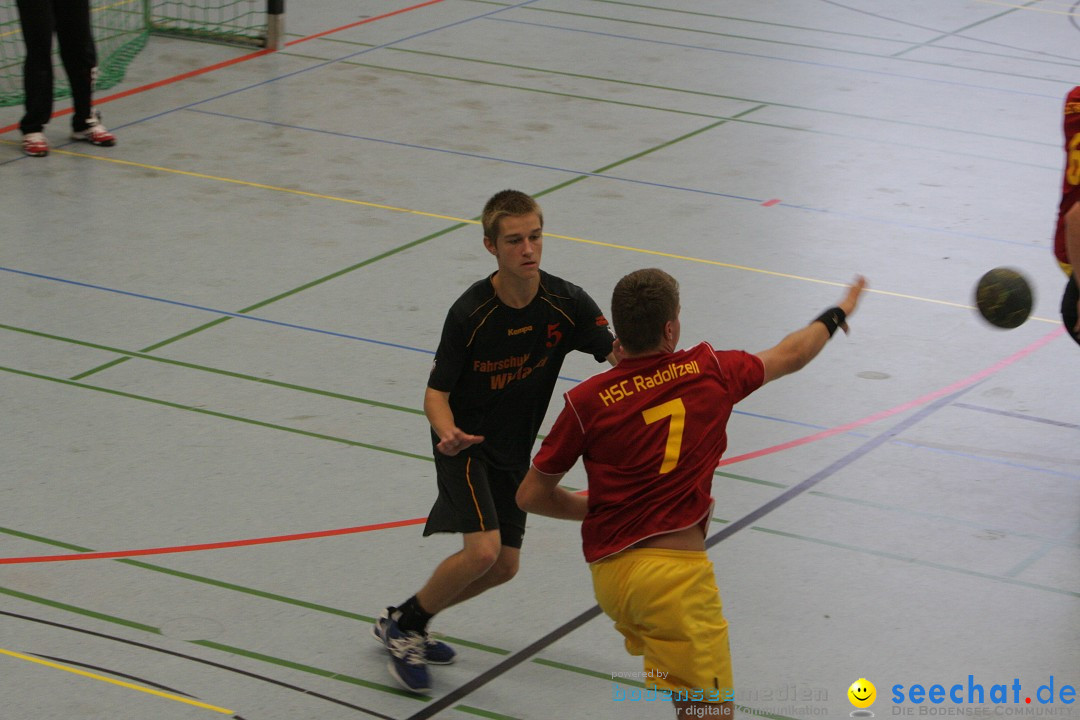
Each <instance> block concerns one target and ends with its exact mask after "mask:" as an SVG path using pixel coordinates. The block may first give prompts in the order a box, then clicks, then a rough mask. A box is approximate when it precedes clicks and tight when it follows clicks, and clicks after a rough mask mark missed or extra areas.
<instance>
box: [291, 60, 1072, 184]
mask: <svg viewBox="0 0 1080 720" xmlns="http://www.w3.org/2000/svg"><path fill="white" fill-rule="evenodd" d="M283 54H287V55H289V56H291V57H298V58H303V59H307V60H323V61H325V60H328V58H323V57H319V56H316V55H300V54H298V53H283ZM447 57H452V56H447ZM457 59H461V60H465V61H467V62H484V61H481V60H475V61H474V60H469V59H467V58H457ZM340 64H342V65H350V66H354V67H363V68H370V69H372V70H383V71H386V72H395V73H404V74H407V75H418V76H421V77H430V78H436V79H439V80H451V81H455V82H463V83H469V84H473V85H486V86H490V87H498V88H503V89H508V90H517V91H520V92H530V93H538V94H541V95H553V96H557V97H566V98H571V99H574V100H582V101H586V102H598V103H607V104H612V105H619V106H622V107H631V108H638V109H642V110H650V111H654V112H664V113H672V114H676V115H686V116H691V117H702V118H710V119H715V120H726V121H728V122H734V123H740V124H743V125H751V126H754V127H763V128H771V129H774V130H784V131H788V132H797V133H807V134H809V135H819V136H821V137H833V138H839V139H841V140H848V141H859V142H866V143H872V144H875V145H887V146H889V147H892V148H907V149H909V150H919V151H922V152H934V153H942V154H945V155H951V156H956V157H967V158H976V159H979V160H990V161H993V162H1000V163H1004V164H1007V165H1017V166H1020V167H1031V168H1037V169H1039V170H1048V171H1053V172H1060V169H1061V168H1059V167H1058V166H1056V165H1054V166H1051V165H1046V164H1042V163H1034V162H1024V161H1020V160H1012V159H1005V158H1002V157H1001V156H998V155H983V154H980V153H973V152H966V151H961V150H953V149H949V148H941V147H933V146H931V145H917V144H914V143H908V142H900V141H898V140H895V139H883V138H882V137H881V136H880V135H877V136H873V137H869V136H862V135H855V134H852V133H843V132H836V131H833V130H821V129H817V128H804V127H797V126H795V125H784V124H782V123H774V122H765V121H761V120H745V119H743V118H742V117H741V114H740V115H730V116H728V115H717V114H715V113H703V112H694V111H691V110H680V109H677V108H672V107H662V106H655V105H643V104H641V103H632V102H626V101H622V100H609V99H606V98H599V97H593V96H590V95H578V94H573V93H565V92H557V91H554V90H543V89H540V88H532V87H525V86H523V85H521V84H509V83H496V82H491V81H488V80H476V79H474V78H466V77H460V76H454V75H441V74H437V73H429V72H421V71H419V70H408V69H405V68H395V67H389V66H386V65H376V64H373V63H362V62H352V61H348V60H343V61H341V62H340ZM490 64H492V65H503V63H490ZM557 74H560V75H573V73H557ZM613 82H618V81H613ZM630 84H639V83H630ZM653 87H655V88H656V89H661V90H670V91H672V92H689V93H694V94H701V95H706V96H708V95H712V96H714V97H720V96H717V95H715V94H714V93H695V92H694V91H690V90H678V89H675V88H663V87H659V86H653ZM772 106H774V107H790V106H784V105H772V104H771V103H764V104H762V105H759V106H758V107H756V108H754V110H760V109H763V108H766V107H772ZM821 112H825V111H821ZM837 114H841V115H844V114H846V113H837ZM855 117H859V116H855ZM901 124H905V125H916V126H918V125H919V124H918V123H901ZM1006 139H1010V140H1011V138H1006ZM1019 142H1026V141H1019ZM1035 144H1039V145H1047V146H1050V145H1051V143H1041V142H1040V143H1035Z"/></svg>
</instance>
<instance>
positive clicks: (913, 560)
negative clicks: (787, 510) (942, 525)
mask: <svg viewBox="0 0 1080 720" xmlns="http://www.w3.org/2000/svg"><path fill="white" fill-rule="evenodd" d="M751 529H753V530H757V531H758V532H763V533H767V534H769V535H777V536H779V537H785V538H789V539H792V540H801V541H804V542H810V543H815V544H817V545H826V546H828V547H834V548H840V549H841V550H850V551H851V552H857V553H860V554H862V555H873V556H874V557H880V558H886V559H888V560H896V561H897V562H902V563H906V564H909V565H918V566H919V567H925V568H933V569H934V570H943V571H945V572H952V573H958V574H960V575H970V576H971V577H977V578H982V579H984V580H993V581H995V582H1000V583H1005V584H1006V585H1018V586H1020V587H1023V588H1027V589H1029V590H1041V591H1043V592H1050V593H1057V594H1059V595H1067V596H1068V597H1074V598H1080V592H1075V591H1073V590H1065V589H1064V588H1056V587H1050V586H1049V585H1039V584H1037V583H1030V582H1025V581H1023V580H1016V579H1015V578H1011V577H1006V576H1005V575H994V574H993V573H984V572H979V571H978V570H969V569H967V568H962V567H956V566H955V565H945V564H943V563H937V562H932V561H930V560H921V559H919V558H917V557H914V556H909V555H901V554H899V553H893V552H888V551H886V550H872V549H870V548H863V547H858V546H856V545H849V544H848V543H842V542H836V541H833V540H823V539H821V538H812V537H809V536H807V535H799V534H797V533H791V532H786V531H783V530H772V529H769V528H766V527H761V526H758V525H753V526H751Z"/></svg>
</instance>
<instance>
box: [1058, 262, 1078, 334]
mask: <svg viewBox="0 0 1080 720" xmlns="http://www.w3.org/2000/svg"><path fill="white" fill-rule="evenodd" d="M1078 296H1080V289H1078V288H1077V286H1076V273H1075V272H1074V273H1073V274H1072V276H1071V277H1070V278H1069V284H1068V285H1066V286H1065V294H1064V295H1062V296H1061V320H1062V322H1064V323H1065V329H1066V330H1068V331H1069V335H1070V336H1071V337H1072V339H1073V340H1075V341H1076V342H1077V344H1080V333H1078V332H1076V331H1075V330H1073V328H1074V327H1076V299H1077V297H1078Z"/></svg>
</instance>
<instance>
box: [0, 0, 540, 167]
mask: <svg viewBox="0 0 1080 720" xmlns="http://www.w3.org/2000/svg"><path fill="white" fill-rule="evenodd" d="M537 1H538V0H524V2H519V3H517V4H516V5H508V6H506V7H502V8H498V9H496V10H491V11H488V12H485V13H481V14H479V15H475V16H473V17H468V18H465V19H464V20H455V21H454V22H452V23H448V24H446V25H441V26H439V27H435V28H431V29H429V30H422V31H420V32H417V33H413V34H412V35H407V36H405V37H403V38H398V39H397V40H391V41H390V42H385V43H382V44H381V45H373V46H372V47H368V48H364V49H363V50H359V51H357V52H354V53H350V54H348V55H344V56H342V57H339V58H334V59H333V60H326V61H324V62H320V63H318V64H315V65H311V66H310V67H306V68H302V69H300V70H294V71H293V72H290V73H285V74H284V75H279V76H277V77H273V78H269V79H267V80H261V81H259V82H257V83H254V84H252V85H247V86H245V87H241V88H236V89H235V90H229V91H228V92H224V93H221V94H219V95H214V96H213V97H208V98H204V99H203V100H198V101H196V102H193V103H188V104H186V105H180V106H178V107H174V108H172V109H170V110H164V111H162V112H159V113H155V114H153V115H147V116H146V117H143V118H140V119H138V120H132V121H131V122H127V123H123V124H120V125H114V126H113V129H114V130H121V129H123V128H127V127H131V126H133V125H139V124H141V123H144V122H147V121H148V120H156V119H157V118H160V117H164V116H166V115H170V114H172V113H174V112H177V111H179V110H187V109H190V108H193V107H195V106H197V105H202V104H203V103H208V102H213V101H214V100H220V99H221V98H225V97H229V96H230V95H235V94H237V93H242V92H246V91H248V90H252V89H254V88H258V87H262V86H264V85H269V84H270V83H274V82H277V81H278V80H284V79H286V78H291V77H294V76H296V75H301V74H303V73H307V72H311V71H312V70H318V69H320V68H324V67H327V66H328V65H333V64H334V63H339V62H343V61H345V60H349V59H351V58H354V57H357V56H359V55H364V54H366V53H370V52H374V51H376V50H382V49H383V48H388V47H391V46H393V45H397V44H398V43H403V42H406V41H408V40H413V39H415V38H418V37H423V36H424V35H430V34H432V33H436V32H439V31H440V30H446V29H448V28H452V27H456V26H458V25H464V24H465V23H470V22H473V21H474V20H480V19H484V18H487V17H489V16H491V15H496V14H498V13H501V12H506V11H507V10H514V9H516V8H520V7H524V6H526V5H531V4H532V3H534V2H537ZM76 142H77V141H74V140H70V141H68V142H66V143H62V144H59V145H56V146H55V147H56V148H57V149H63V148H66V147H68V146H69V145H73V144H75V143H76ZM25 158H26V156H25V155H20V156H18V157H15V158H12V159H10V160H5V161H0V166H3V165H6V164H8V163H12V162H17V161H19V160H23V159H25Z"/></svg>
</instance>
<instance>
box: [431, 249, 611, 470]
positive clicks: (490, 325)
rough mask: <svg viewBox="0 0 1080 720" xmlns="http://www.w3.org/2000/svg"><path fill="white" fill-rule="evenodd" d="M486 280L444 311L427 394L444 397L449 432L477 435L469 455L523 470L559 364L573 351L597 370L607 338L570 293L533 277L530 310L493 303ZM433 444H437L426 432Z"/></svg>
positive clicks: (559, 283) (576, 291)
mask: <svg viewBox="0 0 1080 720" xmlns="http://www.w3.org/2000/svg"><path fill="white" fill-rule="evenodd" d="M493 276H494V273H493V274H492V275H491V276H488V277H487V278H485V279H483V280H480V281H478V282H476V283H474V284H473V285H472V286H471V287H470V288H469V289H468V290H466V291H465V292H464V294H462V296H461V297H460V298H458V300H457V301H456V302H455V303H454V304H453V305H452V306H451V307H450V311H449V312H448V313H447V315H446V322H445V323H444V324H443V331H442V338H441V339H440V340H439V349H438V350H437V351H436V352H435V363H434V365H433V366H432V368H431V375H430V377H429V378H428V387H430V388H432V389H434V390H439V391H441V392H448V393H450V409H451V410H452V411H453V413H454V422H455V424H456V425H457V426H458V427H459V428H461V429H462V430H464V431H465V432H467V433H470V434H474V435H483V436H484V438H485V439H484V442H482V443H480V444H479V445H475V446H473V447H472V448H471V449H470V452H471V453H472V454H473V455H474V456H477V457H480V458H482V459H484V460H485V461H487V462H490V463H491V464H492V465H494V466H495V467H500V468H507V469H513V468H520V469H527V468H528V466H529V457H530V453H531V452H532V445H533V441H534V440H535V439H536V434H537V432H538V431H539V430H540V424H541V423H542V422H543V420H544V415H545V413H546V412H547V407H548V403H549V402H550V400H551V394H552V392H553V391H554V389H555V381H556V380H557V379H558V376H559V371H560V370H561V369H562V364H563V359H564V358H565V357H566V356H567V355H568V354H570V352H572V351H574V350H579V351H581V352H585V353H589V354H590V355H592V356H593V357H595V358H596V360H597V361H598V362H603V361H604V360H605V359H606V358H607V356H608V355H609V354H610V353H611V346H612V342H613V336H612V334H611V330H610V328H609V326H608V321H607V318H605V317H604V314H603V313H602V312H601V311H600V308H599V307H598V306H597V304H596V302H595V301H594V300H593V299H592V298H591V297H589V294H588V293H586V292H585V291H584V290H582V289H581V288H580V287H578V286H577V285H574V284H573V283H571V282H567V281H566V280H563V279H562V278H558V277H555V276H554V275H551V274H549V273H546V272H544V271H540V289H539V291H538V292H537V294H536V297H535V298H533V300H532V302H531V303H529V304H528V305H527V306H525V307H523V308H512V307H509V306H507V305H505V304H503V303H502V302H500V301H499V298H498V296H497V295H496V294H495V286H494V285H492V283H491V278H492V277H493ZM432 440H433V442H438V438H437V437H435V434H434V432H432Z"/></svg>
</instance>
